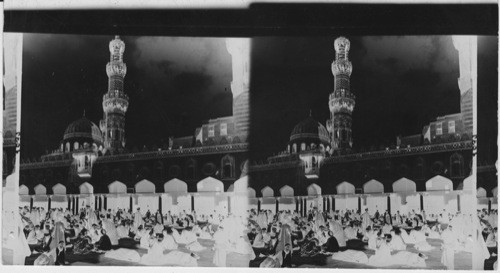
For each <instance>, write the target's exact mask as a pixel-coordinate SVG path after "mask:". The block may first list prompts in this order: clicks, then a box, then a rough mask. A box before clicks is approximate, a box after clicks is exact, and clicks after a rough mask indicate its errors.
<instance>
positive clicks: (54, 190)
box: [52, 183, 66, 195]
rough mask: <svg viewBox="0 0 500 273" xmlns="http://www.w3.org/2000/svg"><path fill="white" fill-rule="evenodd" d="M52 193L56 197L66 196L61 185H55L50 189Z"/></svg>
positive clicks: (64, 188)
mask: <svg viewBox="0 0 500 273" xmlns="http://www.w3.org/2000/svg"><path fill="white" fill-rule="evenodd" d="M52 193H53V194H58V195H64V194H66V187H65V186H64V185H63V184H61V183H57V184H55V185H54V186H53V187H52Z"/></svg>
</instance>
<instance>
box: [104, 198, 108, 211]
mask: <svg viewBox="0 0 500 273" xmlns="http://www.w3.org/2000/svg"><path fill="white" fill-rule="evenodd" d="M104 210H105V211H107V210H108V196H107V195H104Z"/></svg>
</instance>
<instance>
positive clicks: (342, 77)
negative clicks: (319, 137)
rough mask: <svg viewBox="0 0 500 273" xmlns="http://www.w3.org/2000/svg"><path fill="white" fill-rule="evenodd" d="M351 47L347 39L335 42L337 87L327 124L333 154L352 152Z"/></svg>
mask: <svg viewBox="0 0 500 273" xmlns="http://www.w3.org/2000/svg"><path fill="white" fill-rule="evenodd" d="M350 45H351V44H350V42H349V40H348V39H346V38H345V37H339V38H337V39H336V40H335V60H334V61H333V62H332V73H333V76H334V77H335V87H334V91H333V92H332V93H331V94H330V97H329V101H328V106H329V108H330V119H329V120H327V122H326V127H327V130H328V132H329V133H330V142H331V146H332V149H331V151H332V152H334V151H335V150H341V151H347V150H350V149H351V148H352V144H353V138H352V129H351V128H352V111H353V110H354V105H355V99H356V97H355V96H354V94H353V93H351V90H350V85H351V84H350V81H351V73H352V64H351V62H350V61H349V56H348V55H349V49H350Z"/></svg>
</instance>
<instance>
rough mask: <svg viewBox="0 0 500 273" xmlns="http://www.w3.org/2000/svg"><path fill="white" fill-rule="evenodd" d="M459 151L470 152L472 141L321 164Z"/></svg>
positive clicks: (337, 158)
mask: <svg viewBox="0 0 500 273" xmlns="http://www.w3.org/2000/svg"><path fill="white" fill-rule="evenodd" d="M459 150H472V141H470V140H468V141H461V142H452V143H441V144H433V145H423V146H416V147H409V148H399V149H388V150H383V151H375V152H365V153H356V154H348V155H340V156H331V157H327V158H325V160H324V161H323V164H329V163H338V162H349V161H359V160H370V159H379V158H389V157H400V156H407V155H417V154H431V153H436V152H448V151H459Z"/></svg>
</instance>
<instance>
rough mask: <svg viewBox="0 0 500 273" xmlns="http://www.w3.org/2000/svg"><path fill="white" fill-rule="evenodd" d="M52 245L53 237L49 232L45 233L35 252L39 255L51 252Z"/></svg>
mask: <svg viewBox="0 0 500 273" xmlns="http://www.w3.org/2000/svg"><path fill="white" fill-rule="evenodd" d="M50 243H52V235H51V234H50V233H49V231H45V232H44V237H43V239H42V242H41V243H40V246H39V247H37V248H36V249H35V251H34V252H35V253H38V252H47V251H50Z"/></svg>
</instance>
